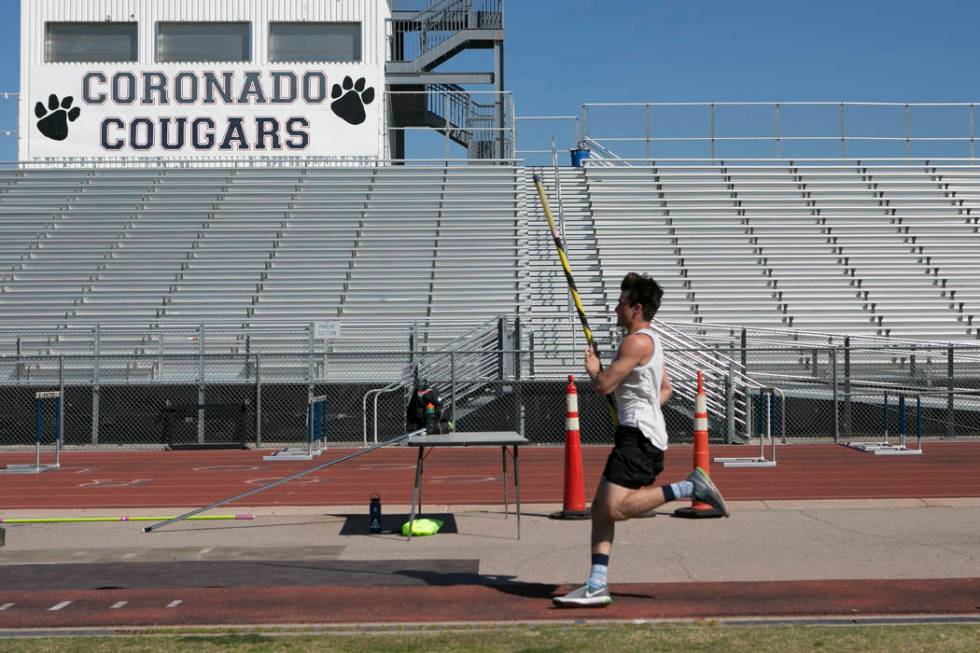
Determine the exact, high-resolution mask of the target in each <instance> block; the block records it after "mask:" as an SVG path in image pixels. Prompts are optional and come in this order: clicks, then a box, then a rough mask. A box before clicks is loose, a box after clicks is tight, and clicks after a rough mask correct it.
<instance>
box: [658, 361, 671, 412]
mask: <svg viewBox="0 0 980 653" xmlns="http://www.w3.org/2000/svg"><path fill="white" fill-rule="evenodd" d="M672 394H674V386H673V385H672V384H671V382H670V374H668V373H667V366H666V365H664V374H663V378H662V379H660V405H661V406H663V405H664V404H665V403H667V400H668V399H670V396H671V395H672Z"/></svg>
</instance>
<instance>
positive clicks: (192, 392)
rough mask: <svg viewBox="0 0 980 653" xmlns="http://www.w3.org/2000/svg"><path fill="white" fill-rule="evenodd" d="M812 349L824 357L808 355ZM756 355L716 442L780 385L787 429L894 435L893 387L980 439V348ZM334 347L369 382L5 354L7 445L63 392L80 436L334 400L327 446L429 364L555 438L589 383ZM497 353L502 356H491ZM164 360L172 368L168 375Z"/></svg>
mask: <svg viewBox="0 0 980 653" xmlns="http://www.w3.org/2000/svg"><path fill="white" fill-rule="evenodd" d="M815 350H816V352H817V358H818V359H819V365H816V366H814V365H813V364H812V363H813V361H812V360H810V357H811V356H812V355H813V352H814V351H815ZM665 352H666V353H667V355H668V356H672V357H690V356H692V355H693V354H695V353H696V352H694V351H692V350H681V349H677V348H673V347H668V346H666V345H665ZM563 353H565V354H567V355H569V356H572V355H573V354H575V353H577V352H563ZM702 353H707V352H702ZM743 354H744V355H746V356H747V357H748V358H749V359H750V360H753V361H754V363H753V366H754V372H753V375H754V378H755V379H759V380H761V381H762V383H763V386H762V387H759V386H750V385H746V384H742V383H741V382H740V381H739V380H738V378H737V377H732V376H729V375H727V374H725V372H724V370H715V371H705V380H706V381H709V383H708V384H707V388H706V391H707V393H708V399H709V401H712V402H715V403H716V404H720V406H721V414H722V415H723V416H724V419H723V420H722V419H716V420H713V421H712V425H711V427H710V428H711V437H712V438H713V439H714V440H715V441H718V442H735V441H746V440H747V439H753V440H754V439H755V438H757V437H758V433H759V430H758V428H757V427H758V425H759V424H760V419H759V414H758V412H757V411H758V408H757V406H756V405H755V404H756V402H755V401H753V400H754V399H756V398H757V396H758V395H759V394H760V393H767V392H769V389H772V388H776V389H778V393H777V394H779V397H780V400H779V402H778V404H777V405H776V406H774V407H772V408H770V409H767V410H772V411H774V413H773V414H772V417H771V419H772V423H773V424H774V425H775V424H785V426H784V427H780V428H779V429H778V433H779V436H780V437H785V438H787V439H788V438H794V439H814V438H817V439H823V440H825V441H826V440H832V439H834V438H837V439H841V438H843V439H845V440H852V439H855V438H862V439H863V438H867V437H871V438H874V437H876V436H877V435H879V434H880V433H881V429H880V427H881V419H880V417H881V415H882V410H883V405H884V401H885V396H886V393H887V395H890V396H895V395H896V394H905V395H920V396H921V397H922V412H923V414H922V417H923V434H924V436H925V437H926V438H959V437H973V438H975V437H980V347H948V348H937V349H934V350H930V351H921V350H917V358H916V360H915V361H910V360H908V359H907V358H906V359H900V358H899V359H895V360H893V356H892V352H890V351H889V348H881V347H877V348H876V347H854V346H851V345H849V344H847V345H844V346H834V347H824V348H817V349H815V348H813V347H758V348H749V349H748V350H736V352H735V358H738V357H739V356H741V355H743ZM324 355H325V357H326V368H325V369H329V368H331V367H336V366H347V367H358V368H366V369H368V370H371V371H372V378H370V379H367V378H362V379H361V380H360V381H357V380H349V379H348V380H331V379H330V378H327V377H324V376H323V375H322V374H321V373H320V372H321V369H320V368H317V367H312V368H311V367H310V365H309V356H308V355H307V354H302V353H291V354H275V353H267V352H253V353H250V354H241V355H230V354H204V355H202V354H197V355H181V354H168V355H163V356H160V355H145V354H144V355H133V354H129V355H109V354H102V355H99V356H93V355H88V356H85V355H79V354H59V355H49V356H37V355H34V356H20V357H15V356H8V355H4V356H0V402H2V403H3V405H4V406H5V418H4V420H3V421H0V445H3V446H19V447H25V448H29V447H31V446H33V442H34V431H35V417H36V415H35V408H34V398H35V394H36V392H38V391H51V390H55V389H57V390H59V391H61V392H63V393H64V394H63V396H64V398H65V410H64V415H63V420H64V431H63V433H64V437H65V443H66V444H68V445H73V446H86V445H88V446H90V445H95V444H118V445H138V444H144V445H151V444H157V445H159V444H162V443H164V442H168V441H173V442H188V441H189V442H208V443H210V442H235V443H237V442H240V441H241V440H243V439H244V440H245V441H247V442H249V443H252V444H256V445H274V444H278V443H284V442H303V441H305V437H306V427H305V424H306V422H305V420H306V410H307V406H308V398H309V397H310V396H311V395H312V396H325V397H326V398H327V401H328V402H329V406H330V415H329V425H330V426H329V429H328V431H329V434H330V435H329V443H328V444H329V445H331V446H333V445H336V444H337V443H338V442H344V443H349V442H363V439H364V435H365V425H364V415H365V408H366V404H365V393H366V392H368V391H370V390H372V389H376V388H379V387H384V386H385V385H386V383H384V382H383V381H385V380H391V381H398V380H402V379H405V378H406V376H407V375H410V370H412V369H413V366H414V365H416V364H418V363H419V362H420V360H422V359H428V360H427V361H426V362H425V363H423V366H424V367H426V368H427V369H429V370H432V373H433V374H435V376H434V377H432V378H430V379H428V381H429V382H430V384H431V385H433V386H435V387H438V388H443V389H445V390H444V391H443V392H442V393H441V394H442V395H443V398H444V400H445V402H446V405H447V407H449V410H450V411H454V415H455V417H456V419H455V420H454V421H455V422H456V428H457V429H458V430H461V431H480V430H516V431H519V432H523V433H525V434H527V435H528V437H529V438H531V440H532V441H533V442H537V443H552V444H557V443H560V442H561V441H562V440H563V438H564V428H563V425H564V411H565V408H564V406H565V393H564V390H565V386H566V383H567V374H569V373H572V374H575V375H576V377H577V378H581V379H585V378H586V377H585V375H584V374H583V370H582V369H581V365H580V364H579V365H574V366H570V367H569V368H567V369H564V370H561V374H558V373H552V374H546V375H542V374H535V373H534V372H533V371H532V369H531V365H530V362H531V361H532V360H533V357H534V356H535V352H533V351H531V350H528V349H520V350H518V349H501V348H496V347H494V348H491V349H489V350H488V349H452V350H450V351H408V350H401V351H361V352H327V353H326V354H324ZM488 355H490V356H493V357H496V358H497V360H499V361H503V364H502V365H488V364H487V363H486V362H487V359H488ZM161 365H162V367H163V370H164V372H165V373H164V374H159V373H156V374H155V373H154V370H155V368H157V367H158V366H161ZM18 368H19V369H20V375H19V376H18ZM25 370H29V371H30V372H31V374H25V373H24V372H25ZM120 371H128V372H129V376H128V377H125V376H123V375H121V374H119V373H118V372H120ZM673 380H674V387H675V392H674V396H673V397H672V398H671V399H670V401H668V403H667V404H666V405H665V407H664V415H665V418H666V422H667V428H668V432H669V434H670V436H671V439H672V440H674V441H689V440H690V437H691V433H692V407H691V398H692V396H693V394H692V393H691V391H690V390H687V389H685V388H686V387H688V386H690V384H691V382H692V381H693V379H692V378H691V377H690V376H680V375H678V376H674V378H673ZM379 381H382V382H381V383H379ZM476 385H480V386H482V388H481V391H480V392H477V393H473V394H471V395H469V396H466V397H464V396H463V395H462V393H461V392H459V391H460V389H462V388H466V387H468V386H469V387H473V386H476ZM453 389H456V391H457V393H456V394H454V393H453ZM689 395H690V396H689ZM371 399H372V400H373V399H374V397H373V396H372V397H371ZM406 399H407V397H406V393H405V392H389V393H386V394H384V395H382V396H380V397H379V398H378V404H377V405H378V408H377V411H378V412H377V419H378V426H377V435H378V438H379V439H381V438H383V437H388V436H390V435H393V434H398V433H402V432H404V428H405V406H406ZM579 401H580V414H581V417H582V438H583V442H586V443H592V444H606V443H609V442H610V441H611V438H612V435H613V429H612V425H611V423H610V422H609V419H608V414H607V412H606V408H605V405H604V400H603V398H602V397H600V396H599V395H598V394H597V393H595V392H594V391H593V390H591V389H590V388H589V386H588V383H582V384H580V395H579ZM168 406H183V412H182V414H184V415H186V418H185V419H181V420H176V421H169V420H166V419H162V418H163V417H164V415H165V414H166V413H165V411H166V408H167V407H168ZM737 410H743V411H748V413H747V414H746V421H745V424H744V426H742V427H740V428H736V427H735V426H734V421H733V415H734V414H735V412H736V411H737ZM753 411H756V412H755V413H753ZM44 428H45V429H47V428H48V427H47V426H45V427H44ZM773 432H774V433H775V432H777V429H776V428H773ZM756 442H757V440H756Z"/></svg>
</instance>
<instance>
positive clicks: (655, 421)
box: [614, 329, 667, 451]
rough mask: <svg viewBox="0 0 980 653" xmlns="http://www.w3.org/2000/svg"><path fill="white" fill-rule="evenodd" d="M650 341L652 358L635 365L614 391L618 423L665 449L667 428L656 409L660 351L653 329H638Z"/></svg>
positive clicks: (661, 376)
mask: <svg viewBox="0 0 980 653" xmlns="http://www.w3.org/2000/svg"><path fill="white" fill-rule="evenodd" d="M636 333H642V334H645V335H647V336H649V337H650V339H651V340H653V356H651V357H650V360H649V361H648V362H647V364H646V365H638V366H636V367H634V368H633V371H632V372H630V373H629V375H628V376H627V377H626V378H625V379H623V382H622V383H620V384H619V387H617V388H616V390H615V392H614V395H615V397H616V406H617V408H618V409H619V423H620V424H622V425H623V426H632V427H634V428H638V429H640V431H641V432H642V433H643V435H645V436H646V437H647V439H648V440H650V442H652V443H653V446H655V447H657V448H658V449H660V450H661V451H666V450H667V425H666V424H665V423H664V414H663V411H662V410H661V409H660V383H661V381H663V375H664V373H663V369H664V352H663V348H662V347H661V346H660V338H659V336H657V334H656V333H654V332H653V329H640V330H639V331H637V332H636Z"/></svg>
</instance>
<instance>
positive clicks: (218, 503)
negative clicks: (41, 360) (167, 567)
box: [143, 429, 425, 533]
mask: <svg viewBox="0 0 980 653" xmlns="http://www.w3.org/2000/svg"><path fill="white" fill-rule="evenodd" d="M422 433H425V429H419V430H417V431H412V432H411V433H404V434H402V435H399V436H396V437H394V438H392V439H390V440H386V441H384V442H381V443H379V444H376V445H373V446H370V447H368V448H367V449H361V450H360V451H355V452H354V453H349V454H347V455H346V456H341V457H340V458H334V459H333V460H331V461H329V462H325V463H323V464H320V465H317V466H316V467H311V468H310V469H306V470H303V471H302V472H297V473H295V474H293V475H292V476H287V477H286V478H280V479H279V480H278V481H273V482H272V483H267V484H266V485H263V486H262V487H257V488H255V489H254V490H249V491H248V492H242V493H241V494H236V495H235V496H233V497H229V498H227V499H222V500H221V501H215V502H214V503H212V504H210V505H207V506H204V507H203V508H198V509H197V510H191V511H190V512H185V513H184V514H183V515H178V516H177V517H173V518H171V519H168V520H166V521H162V522H160V523H159V524H153V525H152V526H147V527H146V528H144V529H143V532H144V533H149V532H151V531H155V530H157V529H158V528H163V527H164V526H167V525H168V524H173V523H174V522H178V521H180V520H182V519H187V518H189V517H193V516H194V515H199V514H201V513H202V512H207V511H208V510H211V509H212V508H217V507H218V506H223V505H225V504H226V503H231V502H232V501H238V500H239V499H244V498H245V497H250V496H252V495H253V494H258V493H259V492H265V491H266V490H271V489H272V488H274V487H276V486H277V485H282V484H283V483H288V482H289V481H294V480H296V479H297V478H302V477H304V476H306V475H307V474H312V473H313V472H318V471H320V470H321V469H326V468H327V467H332V466H333V465H339V464H340V463H342V462H346V461H348V460H350V459H352V458H357V457H358V456H363V455H364V454H366V453H370V452H372V451H374V450H375V449H381V448H383V447H390V446H391V445H393V444H399V443H401V442H404V441H406V440H408V439H409V438H410V437H412V436H413V435H420V434H422Z"/></svg>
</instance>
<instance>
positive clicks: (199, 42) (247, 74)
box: [18, 0, 508, 162]
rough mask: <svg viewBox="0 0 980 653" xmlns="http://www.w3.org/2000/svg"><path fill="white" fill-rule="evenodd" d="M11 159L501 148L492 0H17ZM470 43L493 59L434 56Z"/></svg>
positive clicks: (497, 21) (485, 152)
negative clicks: (466, 65) (462, 65)
mask: <svg viewBox="0 0 980 653" xmlns="http://www.w3.org/2000/svg"><path fill="white" fill-rule="evenodd" d="M21 42H22V48H23V56H22V57H21V94H20V102H21V105H20V112H19V113H20V119H19V120H20V124H19V129H20V132H19V133H20V134H21V137H20V140H19V151H18V154H19V157H18V158H19V159H20V160H21V161H33V162H38V161H48V160H55V159H59V160H60V159H71V160H78V159H83V160H89V159H93V160H105V159H108V160H124V159H125V160H132V159H191V160H193V159H210V160H215V159H237V158H251V159H259V158H267V157H268V158H281V157H297V158H303V159H318V158H329V159H335V160H358V159H368V160H378V159H401V158H404V156H405V133H406V130H410V129H415V128H432V129H438V130H440V131H442V132H443V133H444V134H446V135H447V136H448V137H449V138H451V139H452V140H453V141H455V142H456V143H458V144H460V145H463V146H465V147H466V148H467V152H468V155H469V156H470V157H473V158H503V157H504V156H505V155H506V153H507V152H506V147H507V146H506V144H505V143H504V138H503V135H504V133H505V129H504V124H505V122H506V121H507V119H508V116H507V111H506V107H505V106H504V101H503V99H502V97H503V96H502V95H501V96H492V97H496V98H497V99H495V100H494V101H491V102H486V101H483V102H478V101H474V98H473V97H472V96H471V94H470V93H469V92H468V91H467V90H464V87H463V86H462V85H461V84H473V83H478V84H479V83H483V84H493V85H494V87H495V88H496V89H497V90H498V91H502V88H503V74H502V65H503V0H443V1H441V2H435V1H430V0H213V1H209V2H198V1H191V0H73V1H72V2H70V3H67V2H63V1H60V0H22V3H21ZM468 48H491V49H494V50H495V53H496V57H495V66H494V68H495V70H494V71H493V72H484V73H440V72H437V71H435V69H436V68H437V67H438V66H440V65H441V64H442V63H444V62H445V61H447V60H448V59H450V58H452V57H453V56H455V55H456V54H457V53H459V52H461V51H462V50H465V49H468Z"/></svg>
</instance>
